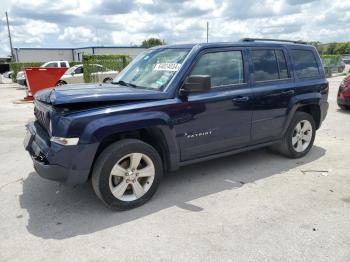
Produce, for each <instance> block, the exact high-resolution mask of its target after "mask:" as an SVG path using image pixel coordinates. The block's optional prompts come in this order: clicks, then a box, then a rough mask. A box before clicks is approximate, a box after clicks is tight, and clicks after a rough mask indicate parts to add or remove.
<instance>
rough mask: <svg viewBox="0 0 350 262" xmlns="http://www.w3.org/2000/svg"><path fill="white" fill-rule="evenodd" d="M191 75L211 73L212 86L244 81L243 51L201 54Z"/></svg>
mask: <svg viewBox="0 0 350 262" xmlns="http://www.w3.org/2000/svg"><path fill="white" fill-rule="evenodd" d="M190 75H210V76H211V84H212V87H213V88H214V87H220V86H226V85H236V84H242V83H244V70H243V58H242V52H241V51H225V52H215V53H207V54H204V55H202V56H201V58H200V59H199V60H198V62H197V63H196V65H195V66H194V68H193V69H192V71H191V74H190Z"/></svg>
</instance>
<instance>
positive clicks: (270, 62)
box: [252, 49, 279, 82]
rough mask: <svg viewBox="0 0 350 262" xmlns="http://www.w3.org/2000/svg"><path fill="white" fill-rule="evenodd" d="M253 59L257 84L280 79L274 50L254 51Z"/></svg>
mask: <svg viewBox="0 0 350 262" xmlns="http://www.w3.org/2000/svg"><path fill="white" fill-rule="evenodd" d="M252 59H253V64H254V78H255V81H256V82H259V81H270V80H276V79H279V77H278V66H277V61H276V56H275V52H274V50H273V49H266V50H253V51H252Z"/></svg>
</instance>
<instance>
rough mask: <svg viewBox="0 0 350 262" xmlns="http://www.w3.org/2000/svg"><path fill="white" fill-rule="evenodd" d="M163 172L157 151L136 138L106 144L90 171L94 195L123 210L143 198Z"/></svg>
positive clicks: (144, 199)
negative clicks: (107, 145)
mask: <svg viewBox="0 0 350 262" xmlns="http://www.w3.org/2000/svg"><path fill="white" fill-rule="evenodd" d="M162 175H163V168H162V161H161V158H160V156H159V154H158V152H157V151H156V150H155V149H154V148H153V147H152V146H150V145H149V144H146V143H144V142H142V141H140V140H137V139H125V140H121V141H118V142H116V143H113V144H112V145H110V146H109V147H107V148H106V149H105V150H104V151H103V152H102V153H101V154H100V156H99V157H98V158H97V160H96V163H95V165H94V168H93V173H92V185H93V188H94V191H95V193H96V195H97V196H98V197H99V198H100V199H101V200H102V201H103V202H104V203H105V204H107V205H108V206H109V207H111V208H114V209H117V210H127V209H132V208H135V207H138V206H140V205H142V204H144V203H145V202H147V201H148V200H149V199H150V198H151V197H152V196H153V194H154V193H155V192H156V190H157V188H158V185H159V183H160V180H161V178H162Z"/></svg>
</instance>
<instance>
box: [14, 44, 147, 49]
mask: <svg viewBox="0 0 350 262" xmlns="http://www.w3.org/2000/svg"><path fill="white" fill-rule="evenodd" d="M88 48H136V49H145V48H144V47H141V46H113V45H111V46H85V47H14V48H13V49H18V50H19V49H25V50H77V49H88Z"/></svg>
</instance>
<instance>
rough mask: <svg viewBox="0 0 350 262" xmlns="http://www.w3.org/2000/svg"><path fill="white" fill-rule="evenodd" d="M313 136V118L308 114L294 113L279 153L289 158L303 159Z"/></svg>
mask: <svg viewBox="0 0 350 262" xmlns="http://www.w3.org/2000/svg"><path fill="white" fill-rule="evenodd" d="M315 135H316V126H315V120H314V118H313V117H312V116H311V115H310V114H308V113H305V112H296V113H295V115H294V117H293V119H292V121H291V123H290V125H289V127H288V130H287V132H286V133H285V135H284V137H283V140H282V143H281V144H280V147H279V149H280V152H281V153H283V154H284V155H286V156H288V157H291V158H299V157H303V156H305V155H306V154H307V153H308V152H309V151H310V149H311V147H312V145H313V143H314V140H315Z"/></svg>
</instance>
